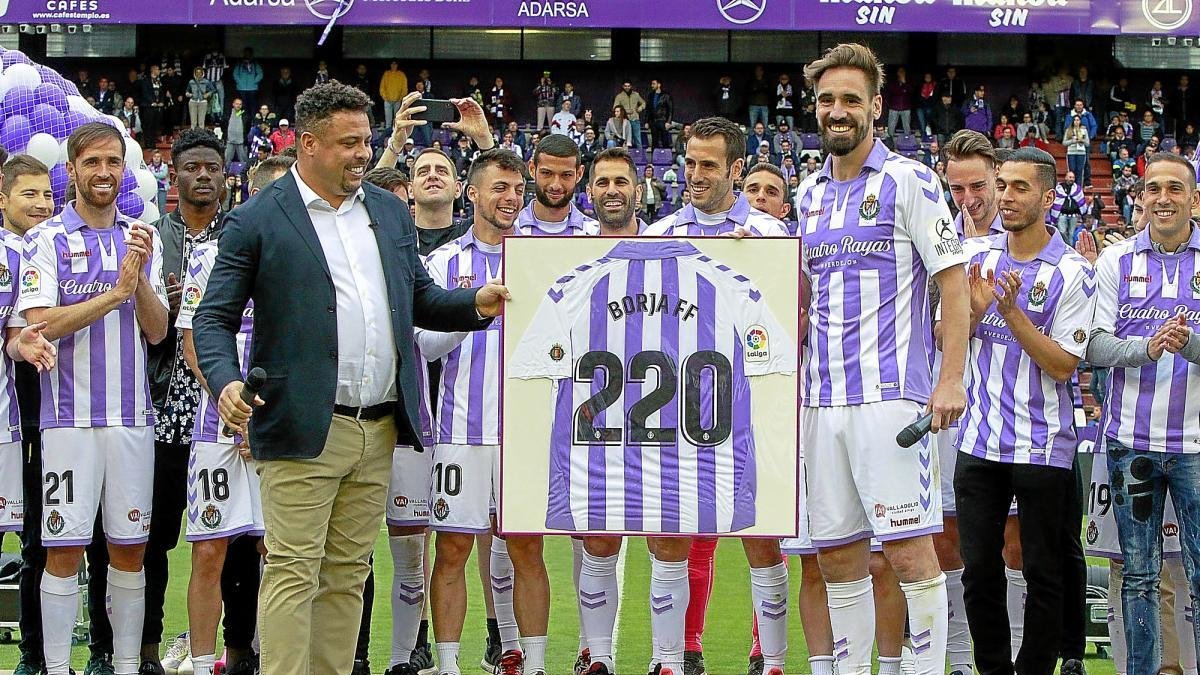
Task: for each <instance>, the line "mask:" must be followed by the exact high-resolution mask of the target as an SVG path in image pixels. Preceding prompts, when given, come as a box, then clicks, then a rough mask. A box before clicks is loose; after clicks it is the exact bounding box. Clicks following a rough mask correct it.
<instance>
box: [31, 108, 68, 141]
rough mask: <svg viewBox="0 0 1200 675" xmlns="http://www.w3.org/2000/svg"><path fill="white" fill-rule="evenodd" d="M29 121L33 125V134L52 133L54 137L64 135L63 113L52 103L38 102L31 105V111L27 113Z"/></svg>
mask: <svg viewBox="0 0 1200 675" xmlns="http://www.w3.org/2000/svg"><path fill="white" fill-rule="evenodd" d="M29 123H30V124H31V125H32V126H33V133H35V134H42V133H45V134H53V135H54V137H55V138H64V137H65V136H66V134H63V133H62V130H63V129H64V128H65V125H64V124H63V114H62V113H61V112H59V111H58V110H57V109H56V108H55V107H54V106H52V105H48V104H46V103H39V104H37V105H35V106H33V111H32V112H30V113H29Z"/></svg>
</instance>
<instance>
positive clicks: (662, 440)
mask: <svg viewBox="0 0 1200 675" xmlns="http://www.w3.org/2000/svg"><path fill="white" fill-rule="evenodd" d="M597 369H602V370H603V371H604V387H603V388H601V389H600V390H599V391H597V392H596V393H595V394H593V395H592V397H591V398H589V399H588V400H586V401H584V402H583V403H582V404H581V405H580V406H579V407H578V408H576V409H575V416H574V418H575V423H574V430H575V444H577V445H620V444H621V443H623V442H627V443H629V444H630V445H672V444H674V443H675V442H676V439H677V436H678V431H682V432H683V436H684V438H685V439H686V440H687V442H688V443H691V444H692V445H695V446H698V447H704V446H714V445H720V444H722V443H724V442H725V441H726V440H728V439H729V435H730V434H731V433H732V431H733V367H732V366H731V365H730V363H729V359H728V358H726V356H725V355H724V354H722V353H720V352H716V351H699V352H696V353H694V354H692V355H690V356H688V357H687V358H685V359H684V360H683V366H682V368H677V367H676V365H675V360H674V359H672V358H671V357H670V355H668V354H666V353H664V352H656V351H645V352H638V353H637V354H634V355H633V357H632V358H630V359H629V367H628V369H626V368H625V365H624V364H623V363H621V358H620V357H618V356H617V355H616V354H613V353H612V352H607V351H590V352H588V353H586V354H584V355H583V356H582V357H580V359H579V361H578V362H577V363H576V365H575V381H576V382H583V383H592V382H594V381H595V378H596V370H597ZM650 371H654V372H655V374H656V378H657V386H656V387H655V388H654V389H653V390H652V391H650V392H649V393H648V394H646V395H645V396H643V397H642V398H641V399H639V400H638V401H636V402H634V403H633V404H632V405H630V406H629V412H628V414H627V415H626V420H625V428H621V427H607V426H602V424H603V423H602V422H600V424H601V426H598V425H597V423H598V419H597V418H599V417H600V415H601V413H603V412H604V411H605V410H607V409H608V408H609V407H611V406H612V405H614V404H615V403H616V402H617V401H618V400H619V399H620V397H621V393H622V392H623V390H624V386H625V383H626V382H630V383H634V384H642V383H644V382H646V378H647V376H648V375H649V374H650ZM681 378H682V380H683V382H682V386H681V384H680V382H679V380H680V379H681ZM639 390H640V388H639ZM677 395H678V397H679V418H680V421H681V422H682V423H681V424H680V425H679V427H678V429H676V428H675V427H649V426H646V420H647V419H648V418H649V417H650V416H651V415H652V414H654V413H655V412H657V411H659V410H662V409H663V408H665V407H666V406H668V405H670V404H671V402H672V401H673V400H674V399H675V397H676V396H677ZM705 412H707V413H709V414H708V415H704V413H705Z"/></svg>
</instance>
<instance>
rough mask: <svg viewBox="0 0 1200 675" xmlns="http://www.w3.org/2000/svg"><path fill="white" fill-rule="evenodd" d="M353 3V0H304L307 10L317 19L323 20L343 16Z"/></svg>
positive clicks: (331, 19)
mask: <svg viewBox="0 0 1200 675" xmlns="http://www.w3.org/2000/svg"><path fill="white" fill-rule="evenodd" d="M353 4H354V0H304V5H305V6H306V7H308V11H309V12H311V13H312V15H313V16H315V17H317V18H318V19H324V20H325V21H333V20H334V19H338V18H340V17H342V16H345V14H346V12H349V11H350V6H351V5H353Z"/></svg>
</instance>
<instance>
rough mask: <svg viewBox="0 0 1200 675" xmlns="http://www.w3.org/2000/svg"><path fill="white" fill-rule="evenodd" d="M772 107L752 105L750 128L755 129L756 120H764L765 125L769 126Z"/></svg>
mask: <svg viewBox="0 0 1200 675" xmlns="http://www.w3.org/2000/svg"><path fill="white" fill-rule="evenodd" d="M770 117H771V109H770V108H769V107H767V106H765V105H752V106H750V129H751V130H753V129H754V123H755V122H762V123H763V126H764V127H765V126H768V125H769V124H770V123H771V121H770Z"/></svg>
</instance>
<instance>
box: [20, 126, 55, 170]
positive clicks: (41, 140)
mask: <svg viewBox="0 0 1200 675" xmlns="http://www.w3.org/2000/svg"><path fill="white" fill-rule="evenodd" d="M58 152H59V147H58V139H57V138H55V137H53V136H51V135H50V134H34V135H33V137H32V138H30V139H29V145H28V146H26V148H25V154H27V155H30V156H32V157H33V158H34V159H36V160H38V161H39V162H41V163H42V164H45V165H46V166H54V165H55V164H57V163H58Z"/></svg>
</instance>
